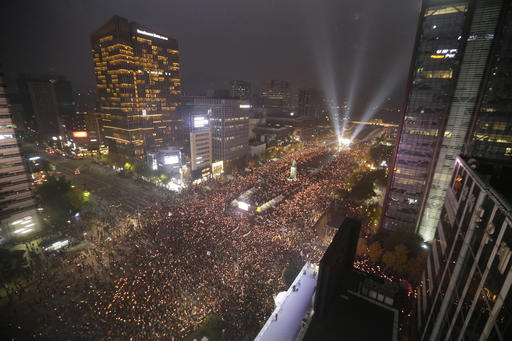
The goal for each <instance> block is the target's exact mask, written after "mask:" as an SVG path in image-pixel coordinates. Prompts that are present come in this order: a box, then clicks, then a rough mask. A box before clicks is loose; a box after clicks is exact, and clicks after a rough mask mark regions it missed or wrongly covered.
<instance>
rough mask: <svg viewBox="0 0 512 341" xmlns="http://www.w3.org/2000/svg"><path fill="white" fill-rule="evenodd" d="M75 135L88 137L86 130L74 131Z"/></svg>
mask: <svg viewBox="0 0 512 341" xmlns="http://www.w3.org/2000/svg"><path fill="white" fill-rule="evenodd" d="M73 137H87V132H86V131H74V132H73Z"/></svg>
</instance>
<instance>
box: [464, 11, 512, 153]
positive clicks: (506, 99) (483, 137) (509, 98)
mask: <svg viewBox="0 0 512 341" xmlns="http://www.w3.org/2000/svg"><path fill="white" fill-rule="evenodd" d="M498 27H499V29H498V30H497V32H496V36H495V39H494V43H493V44H494V46H493V52H492V55H491V57H490V58H489V61H488V64H489V65H488V72H487V73H486V75H485V76H486V78H485V80H484V85H483V86H482V88H483V90H484V91H482V92H481V95H480V97H479V99H478V100H479V102H480V105H479V107H478V110H477V112H476V115H475V116H474V119H473V124H472V129H471V133H469V134H468V136H467V138H468V141H467V142H466V146H467V148H466V150H465V154H467V155H473V156H478V157H486V158H491V159H494V160H503V161H510V160H512V117H511V115H510V113H511V112H512V45H511V44H510V42H511V41H512V9H511V6H510V5H509V7H508V8H507V9H506V11H504V12H503V15H502V16H501V18H500V22H499V23H498Z"/></svg>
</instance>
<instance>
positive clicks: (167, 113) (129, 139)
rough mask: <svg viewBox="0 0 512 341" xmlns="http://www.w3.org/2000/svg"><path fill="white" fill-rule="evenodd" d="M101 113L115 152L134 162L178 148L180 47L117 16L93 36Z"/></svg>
mask: <svg viewBox="0 0 512 341" xmlns="http://www.w3.org/2000/svg"><path fill="white" fill-rule="evenodd" d="M91 46H92V54H93V61H94V71H95V73H96V85H97V96H98V102H99V108H98V111H99V112H101V114H102V129H103V139H104V140H105V141H106V142H107V143H108V145H109V148H110V149H111V151H114V152H118V153H123V154H127V155H131V156H136V157H143V156H144V154H145V152H146V151H148V150H151V149H154V148H160V147H166V146H180V145H181V141H180V137H181V136H182V135H181V133H180V132H179V130H180V127H181V123H182V122H181V118H180V117H179V115H178V111H177V108H178V106H179V104H180V96H181V79H180V63H179V51H178V42H177V40H176V39H174V38H171V37H168V36H166V35H164V34H160V33H156V32H155V31H154V30H153V29H150V28H148V27H145V26H142V25H140V24H138V23H135V22H131V23H130V22H128V20H127V19H125V18H121V17H119V16H113V17H112V18H111V19H110V20H109V21H108V22H107V23H106V24H105V25H103V26H102V27H101V28H99V29H98V30H97V31H95V32H94V33H93V34H92V35H91Z"/></svg>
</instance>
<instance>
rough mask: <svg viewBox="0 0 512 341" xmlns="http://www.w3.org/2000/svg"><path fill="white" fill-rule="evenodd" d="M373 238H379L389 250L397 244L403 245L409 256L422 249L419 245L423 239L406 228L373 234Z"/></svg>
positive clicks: (415, 254)
mask: <svg viewBox="0 0 512 341" xmlns="http://www.w3.org/2000/svg"><path fill="white" fill-rule="evenodd" d="M375 240H380V241H381V242H382V246H383V247H384V249H386V250H389V251H391V250H393V249H394V248H395V246H397V245H399V244H402V245H405V246H406V247H407V249H408V251H409V253H410V254H411V257H416V256H417V255H418V254H420V253H422V252H423V251H424V250H423V249H422V247H421V245H422V244H423V239H422V238H421V237H420V236H419V235H417V234H416V233H414V232H410V231H406V230H396V231H390V232H385V233H381V234H378V235H376V236H375Z"/></svg>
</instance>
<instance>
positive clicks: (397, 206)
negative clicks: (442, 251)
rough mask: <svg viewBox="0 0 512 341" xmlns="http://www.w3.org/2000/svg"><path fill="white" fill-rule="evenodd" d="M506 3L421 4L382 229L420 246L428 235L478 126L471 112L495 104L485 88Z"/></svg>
mask: <svg viewBox="0 0 512 341" xmlns="http://www.w3.org/2000/svg"><path fill="white" fill-rule="evenodd" d="M509 6H510V5H509V1H504V0H478V1H476V0H466V1H456V0H425V1H424V2H423V6H422V9H421V12H420V20H419V25H418V31H417V37H416V43H415V49H414V53H413V58H412V62H411V69H410V76H409V84H408V94H407V98H406V103H405V110H404V117H403V120H402V123H401V125H400V131H399V132H400V134H399V137H398V141H397V144H396V148H395V153H394V157H393V165H392V167H391V169H390V176H389V178H388V188H387V193H386V198H385V201H384V207H383V217H382V222H381V224H382V227H383V228H385V229H407V230H410V231H416V232H418V233H419V234H420V235H421V236H422V237H423V238H424V239H425V240H426V241H430V240H432V238H433V237H434V234H435V231H436V227H437V223H438V221H439V216H440V213H441V208H442V205H443V201H444V198H445V195H446V190H447V188H448V184H449V181H450V177H451V173H452V169H453V165H454V162H455V158H456V156H457V155H458V154H460V153H461V151H462V150H463V146H464V142H465V141H466V138H467V136H468V134H470V133H469V132H470V131H471V128H472V127H473V126H475V124H476V125H477V126H478V122H476V123H475V121H474V117H475V115H478V113H480V114H481V113H482V112H484V113H485V115H487V113H488V111H487V108H488V106H486V105H485V103H486V99H489V98H494V100H496V96H494V97H493V96H492V95H491V96H490V97H489V96H488V95H489V94H490V93H491V92H492V91H493V89H491V90H489V87H487V89H486V86H487V85H488V84H491V83H492V82H493V80H492V77H494V76H496V75H493V73H495V72H496V71H495V70H494V69H493V68H495V65H496V62H497V63H498V64H499V63H500V60H501V59H499V58H498V59H497V56H498V54H497V53H498V52H497V49H499V47H498V45H499V44H498V42H499V39H500V37H501V36H503V35H504V34H509V33H507V32H506V29H504V27H505V26H504V25H505V22H506V17H507V13H508V8H509ZM509 41H510V40H509ZM507 58H509V59H510V55H509V56H508V57H507ZM501 62H503V60H501ZM498 67H499V66H498ZM503 72H509V73H510V71H503ZM505 77H506V76H503V77H502V79H503V78H505ZM499 82H500V81H499V80H498V79H496V81H495V83H496V84H497V85H498V86H503V83H499ZM490 88H492V86H490ZM505 92H506V91H505ZM486 96H487V97H486ZM500 96H501V95H500ZM508 96H510V91H509V93H508ZM498 97H499V96H498ZM501 98H502V97H501ZM503 107H506V105H504V106H503ZM481 108H483V109H482V110H481ZM508 108H510V104H508ZM484 109H485V110H484ZM491 110H492V109H491ZM496 110H497V109H496ZM490 116H491V115H488V116H487V117H490ZM480 117H482V118H483V117H484V116H483V115H480ZM493 119H495V118H493ZM495 120H497V119H495ZM480 122H481V121H480ZM498 126H499V127H501V126H500V125H498ZM500 129H501V128H500ZM475 136H477V135H475Z"/></svg>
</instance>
